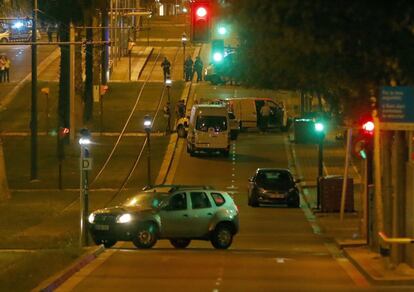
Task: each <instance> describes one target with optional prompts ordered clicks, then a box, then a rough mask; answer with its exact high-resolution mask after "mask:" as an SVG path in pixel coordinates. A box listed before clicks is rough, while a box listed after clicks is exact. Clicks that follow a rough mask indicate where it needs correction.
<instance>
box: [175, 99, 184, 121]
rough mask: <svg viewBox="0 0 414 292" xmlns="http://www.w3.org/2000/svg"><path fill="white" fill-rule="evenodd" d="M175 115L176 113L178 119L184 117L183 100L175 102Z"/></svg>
mask: <svg viewBox="0 0 414 292" xmlns="http://www.w3.org/2000/svg"><path fill="white" fill-rule="evenodd" d="M175 113H176V115H177V117H178V118H183V117H185V102H184V99H181V100H179V101H178V102H177V105H176V108H175Z"/></svg>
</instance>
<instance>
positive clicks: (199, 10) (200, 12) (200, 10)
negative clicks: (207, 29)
mask: <svg viewBox="0 0 414 292" xmlns="http://www.w3.org/2000/svg"><path fill="white" fill-rule="evenodd" d="M196 15H197V16H198V17H205V16H206V15H207V9H205V8H204V7H198V8H197V10H196Z"/></svg>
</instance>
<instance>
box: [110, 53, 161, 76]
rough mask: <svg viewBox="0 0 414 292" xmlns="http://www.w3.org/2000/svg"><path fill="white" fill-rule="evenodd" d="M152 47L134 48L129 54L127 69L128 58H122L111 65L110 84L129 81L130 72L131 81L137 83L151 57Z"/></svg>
mask: <svg viewBox="0 0 414 292" xmlns="http://www.w3.org/2000/svg"><path fill="white" fill-rule="evenodd" d="M153 50H154V48H153V47H142V46H134V47H133V48H132V52H131V68H129V57H128V56H125V57H122V58H121V59H120V60H117V61H116V63H114V64H113V68H112V74H111V76H110V80H111V82H124V81H128V80H129V70H131V81H137V80H138V79H139V76H140V75H141V73H142V70H143V69H144V67H145V64H146V63H147V61H148V59H149V57H150V56H151V54H152V52H153Z"/></svg>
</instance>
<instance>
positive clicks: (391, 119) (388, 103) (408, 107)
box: [379, 86, 414, 123]
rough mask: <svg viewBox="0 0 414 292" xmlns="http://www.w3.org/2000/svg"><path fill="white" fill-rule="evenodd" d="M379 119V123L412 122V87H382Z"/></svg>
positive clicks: (413, 92) (413, 97)
mask: <svg viewBox="0 0 414 292" xmlns="http://www.w3.org/2000/svg"><path fill="white" fill-rule="evenodd" d="M379 119H380V122H381V123H414V87H409V86H397V87H391V86H384V87H382V88H381V94H380V99H379Z"/></svg>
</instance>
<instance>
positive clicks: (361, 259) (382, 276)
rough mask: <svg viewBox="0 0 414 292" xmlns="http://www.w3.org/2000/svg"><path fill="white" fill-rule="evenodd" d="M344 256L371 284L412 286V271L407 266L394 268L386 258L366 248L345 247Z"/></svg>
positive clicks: (413, 271) (413, 280) (413, 278)
mask: <svg viewBox="0 0 414 292" xmlns="http://www.w3.org/2000/svg"><path fill="white" fill-rule="evenodd" d="M343 251H344V254H345V256H346V257H347V258H348V259H349V260H350V261H351V262H352V263H353V264H354V266H355V267H356V268H357V269H358V270H359V271H360V272H361V273H362V274H364V276H365V277H366V278H367V279H368V280H369V281H370V282H371V283H372V284H381V285H413V284H414V269H413V268H412V267H410V266H408V265H407V264H405V263H403V264H399V265H397V266H394V265H393V264H392V263H391V259H390V257H388V256H381V255H380V254H379V253H377V252H373V251H371V250H370V249H369V248H368V247H367V246H360V247H346V248H344V249H343Z"/></svg>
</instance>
